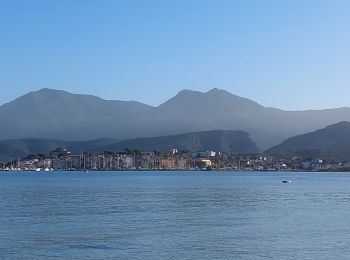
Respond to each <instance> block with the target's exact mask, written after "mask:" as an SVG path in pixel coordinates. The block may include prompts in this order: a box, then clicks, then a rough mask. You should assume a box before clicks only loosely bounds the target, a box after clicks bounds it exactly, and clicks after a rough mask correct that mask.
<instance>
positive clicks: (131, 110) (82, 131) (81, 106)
mask: <svg viewBox="0 0 350 260" xmlns="http://www.w3.org/2000/svg"><path fill="white" fill-rule="evenodd" d="M150 108H151V107H150V106H147V105H144V104H141V103H138V102H125V101H107V100H103V99H101V98H98V97H95V96H89V95H76V94H71V93H68V92H65V91H59V90H50V89H42V90H40V91H36V92H31V93H29V94H27V95H24V96H22V97H20V98H18V99H16V100H14V101H12V102H10V103H8V104H5V105H3V106H1V107H0V121H1V122H2V124H1V128H0V139H2V140H4V139H13V138H16V139H17V138H57V139H64V140H87V139H94V138H101V137H105V136H110V134H112V133H108V135H107V132H108V129H109V126H110V125H111V124H112V125H119V122H120V121H123V119H124V118H125V117H131V116H132V115H133V114H136V113H142V112H145V111H147V110H149V109H150ZM104 132H106V134H105V133H104Z"/></svg>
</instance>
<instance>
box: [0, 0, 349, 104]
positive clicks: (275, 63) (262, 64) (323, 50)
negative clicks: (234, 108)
mask: <svg viewBox="0 0 350 260" xmlns="http://www.w3.org/2000/svg"><path fill="white" fill-rule="evenodd" d="M349 14H350V1H348V0H344V1H335V0H328V1H321V0H317V1H312V0H307V1H306V0H302V1H297V0H286V1H281V0H276V1H269V0H257V1H252V0H242V1H234V0H228V1H220V0H211V1H205V0H198V1H194V0H185V1H180V0H174V1H170V0H168V1H167V0H160V1H151V0H147V1H144V0H140V1H133V0H125V1H117V0H112V1H107V0H103V1H98V0H96V1H87V0H82V1H74V0H66V1H64V0H57V1H55V0H50V1H47V0H43V1H35V0H31V1H27V0H25V1H16V0H8V1H1V2H0V89H1V95H0V104H2V103H4V102H7V101H10V100H12V99H13V98H15V97H18V96H19V95H22V94H24V93H26V92H29V91H32V90H38V89H40V88H44V87H48V88H54V89H64V90H67V91H71V92H75V93H89V94H95V95H98V96H101V97H103V98H106V99H122V100H138V101H141V102H145V103H148V104H152V105H158V104H160V103H162V102H163V101H165V100H166V99H168V98H170V97H171V96H173V95H175V94H176V93H177V92H178V91H180V90H181V89H193V90H201V91H207V90H209V89H211V88H214V87H217V88H221V89H226V90H228V91H230V92H232V93H235V94H237V95H240V96H245V97H248V98H251V99H253V100H255V101H257V102H259V103H261V104H263V105H266V106H275V107H279V108H284V109H306V108H327V107H338V106H350V15H349Z"/></svg>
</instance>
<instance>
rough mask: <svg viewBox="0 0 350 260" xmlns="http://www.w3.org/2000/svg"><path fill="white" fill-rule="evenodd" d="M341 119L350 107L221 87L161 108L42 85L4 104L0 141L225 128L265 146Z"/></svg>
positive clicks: (349, 115) (186, 94) (181, 96)
mask: <svg viewBox="0 0 350 260" xmlns="http://www.w3.org/2000/svg"><path fill="white" fill-rule="evenodd" d="M340 121H350V108H337V109H328V110H308V111H283V110H279V109H276V108H269V107H264V106H262V105H260V104H257V103H256V102H254V101H252V100H249V99H246V98H242V97H239V96H236V95H234V94H232V93H230V92H227V91H225V90H220V89H212V90H210V91H208V92H205V93H202V92H199V91H191V90H183V91H181V92H179V93H178V94H177V95H176V96H174V97H173V98H171V99H169V100H168V101H166V102H164V103H163V104H161V105H160V106H157V107H152V106H148V105H145V104H142V103H139V102H133V101H110V100H103V99H101V98H98V97H95V96H90V95H77V94H71V93H68V92H65V91H60V90H51V89H42V90H39V91H35V92H31V93H28V94H27V95H24V96H22V97H20V98H18V99H16V100H14V101H12V102H10V103H8V104H5V105H2V106H0V122H1V127H0V140H7V139H23V138H46V139H58V140H67V141H88V140H93V139H98V138H115V139H119V140H126V139H135V138H143V137H157V136H166V135H177V134H181V133H190V132H199V131H211V130H217V129H221V130H239V131H245V132H247V133H249V134H250V136H251V138H252V140H253V141H254V142H255V143H256V144H257V145H258V147H259V148H260V149H263V150H265V149H267V148H269V147H271V146H273V145H276V144H279V143H281V142H282V141H284V140H286V139H287V138H289V137H292V136H295V135H299V134H304V133H307V132H311V131H315V130H317V129H320V128H322V127H325V126H327V125H330V124H334V123H338V122H340Z"/></svg>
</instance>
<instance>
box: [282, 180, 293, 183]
mask: <svg viewBox="0 0 350 260" xmlns="http://www.w3.org/2000/svg"><path fill="white" fill-rule="evenodd" d="M282 183H292V181H291V180H283V181H282Z"/></svg>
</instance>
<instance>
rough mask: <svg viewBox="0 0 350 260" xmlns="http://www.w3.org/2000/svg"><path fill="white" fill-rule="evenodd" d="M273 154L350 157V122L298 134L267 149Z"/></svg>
mask: <svg viewBox="0 0 350 260" xmlns="http://www.w3.org/2000/svg"><path fill="white" fill-rule="evenodd" d="M266 153H268V154H271V155H282V156H302V157H327V158H344V159H349V158H350V123H349V122H340V123H337V124H334V125H330V126H328V127H326V128H323V129H320V130H317V131H315V132H311V133H307V134H303V135H298V136H295V137H292V138H289V139H288V140H286V141H284V142H283V143H281V144H280V145H277V146H274V147H272V148H270V149H268V150H267V151H266Z"/></svg>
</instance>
